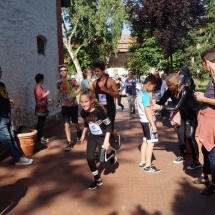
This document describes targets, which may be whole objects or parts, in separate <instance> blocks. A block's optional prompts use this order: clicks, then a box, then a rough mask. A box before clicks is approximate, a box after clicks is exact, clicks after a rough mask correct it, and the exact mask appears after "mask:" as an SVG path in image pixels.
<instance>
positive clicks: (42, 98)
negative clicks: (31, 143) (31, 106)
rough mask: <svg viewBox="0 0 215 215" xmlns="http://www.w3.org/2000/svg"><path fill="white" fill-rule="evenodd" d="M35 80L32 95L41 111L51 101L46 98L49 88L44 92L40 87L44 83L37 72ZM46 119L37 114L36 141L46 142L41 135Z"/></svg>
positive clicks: (41, 76)
mask: <svg viewBox="0 0 215 215" xmlns="http://www.w3.org/2000/svg"><path fill="white" fill-rule="evenodd" d="M35 81H36V83H37V85H36V86H35V88H34V96H35V101H36V107H38V109H39V110H43V112H46V111H48V102H51V99H48V98H47V96H48V95H49V94H50V90H47V91H46V92H45V91H44V90H43V88H42V84H44V75H43V74H40V73H38V74H37V75H36V76H35ZM45 121H46V116H38V120H37V131H38V134H37V141H38V142H40V143H48V142H49V139H48V138H45V137H44V136H43V125H44V123H45Z"/></svg>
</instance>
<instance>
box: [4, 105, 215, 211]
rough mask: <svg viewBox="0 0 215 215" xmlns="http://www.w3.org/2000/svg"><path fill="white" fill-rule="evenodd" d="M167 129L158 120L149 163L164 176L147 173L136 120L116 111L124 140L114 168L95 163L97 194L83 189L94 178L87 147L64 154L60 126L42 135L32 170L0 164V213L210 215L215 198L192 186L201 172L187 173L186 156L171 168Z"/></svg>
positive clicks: (171, 138)
mask: <svg viewBox="0 0 215 215" xmlns="http://www.w3.org/2000/svg"><path fill="white" fill-rule="evenodd" d="M126 111H128V109H126ZM80 122H81V125H82V126H83V122H82V119H80ZM166 125H168V121H167V120H163V121H161V120H158V128H159V130H158V133H159V139H160V142H159V143H157V144H156V145H155V149H154V160H153V163H154V165H156V166H157V167H158V168H162V172H160V173H145V172H144V171H143V170H141V169H139V168H138V164H139V161H140V152H139V146H140V144H141V142H142V128H141V126H140V123H139V118H138V115H136V116H135V117H134V118H130V117H129V116H128V113H127V112H123V113H122V112H118V113H117V116H116V127H117V129H118V130H119V133H120V135H121V137H122V138H121V142H122V147H121V149H120V150H118V152H117V157H118V163H116V164H115V165H114V166H112V167H110V166H109V165H108V164H101V165H99V164H98V165H99V171H100V172H102V179H103V182H104V184H103V185H102V186H101V187H99V188H97V189H96V190H88V189H87V187H88V185H89V184H90V183H91V182H92V181H93V177H92V175H91V172H90V170H89V168H88V165H87V161H86V144H76V145H75V147H74V148H73V149H72V150H71V151H70V152H64V150H63V149H64V147H65V145H66V139H65V135H64V130H63V125H60V126H58V127H55V128H53V129H52V131H50V132H49V133H48V134H47V135H46V136H47V137H50V139H51V141H50V143H49V144H47V145H36V148H35V154H34V155H33V156H32V158H34V160H35V162H34V164H33V165H31V166H26V167H25V166H15V165H14V163H13V161H12V159H11V158H7V159H5V160H4V161H3V162H1V163H0V214H1V215H6V214H8V215H66V214H69V215H79V214H80V215H121V214H123V215H124V214H125V215H170V214H171V215H188V214H189V215H209V214H211V215H212V214H213V215H214V214H215V207H214V200H215V196H214V195H212V196H202V195H200V194H199V191H200V190H201V189H204V185H199V186H197V185H194V184H192V180H193V178H194V177H197V176H199V174H200V173H201V169H197V170H186V167H187V166H188V165H189V164H190V163H191V155H190V154H187V155H186V162H185V163H184V164H178V165H176V164H173V163H172V161H173V160H174V159H175V158H176V155H177V152H178V144H177V138H176V134H175V133H172V132H165V128H166ZM72 132H73V134H74V126H73V125H72ZM73 137H74V139H75V138H76V135H73ZM200 160H201V161H202V155H201V159H200Z"/></svg>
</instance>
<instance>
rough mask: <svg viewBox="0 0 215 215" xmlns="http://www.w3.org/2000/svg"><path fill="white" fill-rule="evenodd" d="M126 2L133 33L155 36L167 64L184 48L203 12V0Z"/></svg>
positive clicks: (138, 38)
mask: <svg viewBox="0 0 215 215" xmlns="http://www.w3.org/2000/svg"><path fill="white" fill-rule="evenodd" d="M126 6H127V7H126V10H127V13H128V17H127V19H128V20H129V21H130V22H131V31H132V35H133V36H135V37H137V40H140V41H143V40H144V39H146V38H148V37H153V36H154V37H155V38H156V39H157V40H158V42H159V44H160V47H161V48H162V50H163V52H164V54H165V57H166V59H167V67H169V66H171V67H172V66H173V59H172V56H173V54H174V53H175V52H176V51H177V50H180V49H181V50H184V48H185V47H186V40H188V39H190V38H189V36H190V35H189V33H190V31H191V29H196V28H200V26H201V23H202V19H203V15H204V1H202V0H160V1H156V0H127V1H126ZM169 58H170V65H169V64H168V62H169Z"/></svg>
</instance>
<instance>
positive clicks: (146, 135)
mask: <svg viewBox="0 0 215 215" xmlns="http://www.w3.org/2000/svg"><path fill="white" fill-rule="evenodd" d="M141 125H142V128H143V140H146V141H147V142H149V143H155V142H158V134H157V133H152V126H151V124H150V123H149V122H141Z"/></svg>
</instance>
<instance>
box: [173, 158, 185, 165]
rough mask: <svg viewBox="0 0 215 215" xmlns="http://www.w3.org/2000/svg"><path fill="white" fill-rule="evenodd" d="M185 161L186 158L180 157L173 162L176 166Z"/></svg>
mask: <svg viewBox="0 0 215 215" xmlns="http://www.w3.org/2000/svg"><path fill="white" fill-rule="evenodd" d="M184 161H185V158H184V157H181V156H178V157H177V158H176V160H174V161H173V163H174V164H178V163H182V162H184Z"/></svg>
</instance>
